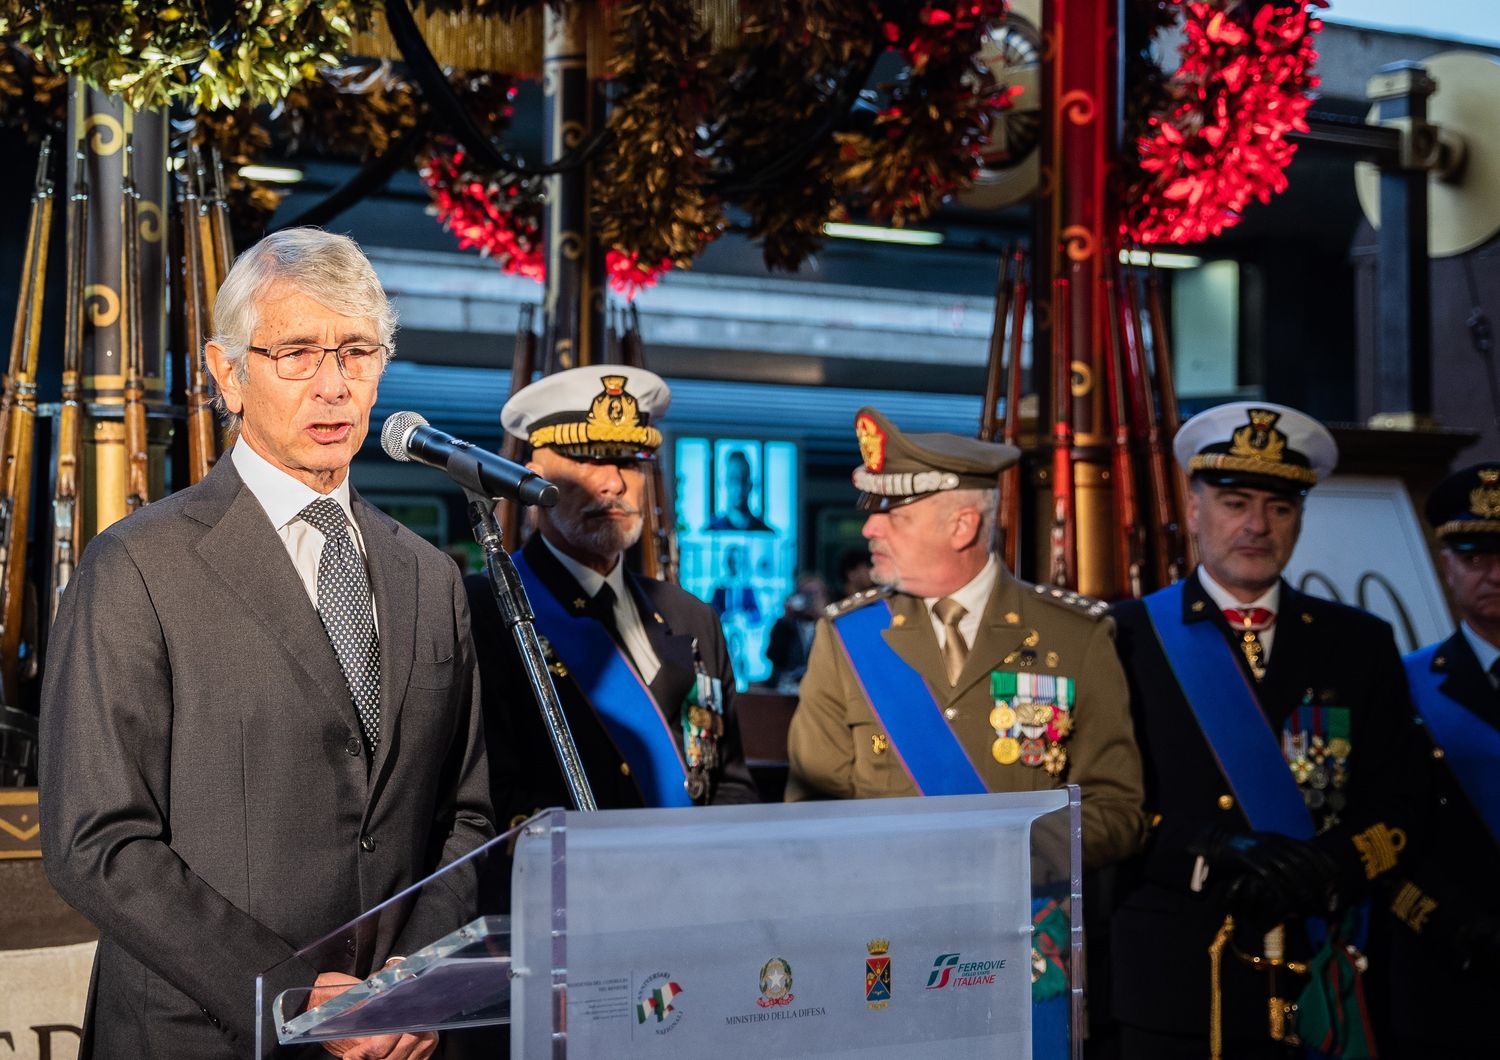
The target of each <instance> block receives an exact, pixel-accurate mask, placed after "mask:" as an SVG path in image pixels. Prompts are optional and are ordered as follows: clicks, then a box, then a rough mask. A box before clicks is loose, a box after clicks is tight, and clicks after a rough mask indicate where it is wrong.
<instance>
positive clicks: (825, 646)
mask: <svg viewBox="0 0 1500 1060" xmlns="http://www.w3.org/2000/svg"><path fill="white" fill-rule="evenodd" d="M854 422H855V434H856V435H857V437H858V439H859V448H860V455H861V457H862V458H863V461H864V463H863V464H862V466H860V467H859V468H857V469H856V470H855V471H854V483H855V485H856V486H857V487H858V488H859V489H860V490H861V492H862V495H861V497H860V500H859V505H860V507H861V508H862V509H863V510H865V511H868V512H869V513H870V515H869V519H868V520H867V521H866V523H865V527H864V536H865V537H866V538H867V539H868V540H869V542H870V556H871V559H872V560H873V562H874V577H875V581H876V583H877V584H878V585H879V586H880V588H878V589H873V590H869V591H866V592H864V593H859V594H857V595H855V596H852V597H850V598H848V599H847V600H844V601H842V602H841V603H839V604H836V605H834V606H833V607H832V608H830V609H829V612H828V615H827V616H826V617H825V618H823V619H822V620H821V621H820V622H819V624H818V630H817V634H816V636H815V637H814V640H813V646H812V651H811V653H810V655H809V659H808V666H807V675H806V676H805V677H804V678H803V680H802V687H801V698H800V700H799V702H798V705H797V712H796V714H795V715H794V716H793V718H792V724H791V731H790V734H789V736H788V751H789V757H790V759H791V774H790V779H789V782H788V788H787V798H788V800H793V801H795V800H799V799H815V798H870V797H880V796H899V795H924V794H925V795H936V794H962V793H966V792H983V791H1035V790H1038V789H1046V788H1060V787H1062V786H1064V785H1066V784H1077V785H1079V787H1080V788H1081V789H1082V796H1083V860H1084V865H1085V866H1086V867H1097V866H1100V865H1104V864H1107V863H1109V862H1113V861H1118V860H1120V859H1122V858H1124V857H1126V856H1128V855H1129V854H1131V853H1133V852H1134V851H1135V849H1136V848H1137V846H1138V845H1139V843H1140V841H1141V838H1142V835H1143V832H1144V818H1143V813H1142V809H1141V804H1142V797H1143V793H1142V787H1141V760H1140V754H1139V752H1138V751H1137V749H1136V745H1135V740H1134V736H1133V734H1132V731H1131V721H1130V709H1129V699H1128V693H1127V691H1126V684H1125V676H1124V673H1123V672H1122V671H1121V669H1120V663H1119V659H1118V656H1117V654H1116V652H1115V646H1114V638H1113V628H1114V626H1113V622H1112V621H1111V620H1110V619H1109V618H1108V617H1107V616H1106V613H1105V607H1104V605H1103V604H1098V603H1095V602H1094V601H1091V600H1087V599H1084V598H1082V597H1079V596H1077V595H1076V594H1073V593H1068V592H1064V591H1063V590H1060V589H1053V588H1049V587H1044V586H1039V585H1035V586H1034V585H1029V584H1027V583H1025V582H1022V581H1019V580H1018V579H1016V578H1015V577H1014V576H1012V574H1011V573H1010V572H1009V571H1008V570H1006V569H1005V567H1004V566H1003V565H1002V564H1001V563H1000V561H999V560H998V559H997V558H996V556H995V555H994V554H993V553H992V552H991V551H990V547H989V545H990V539H991V537H992V533H991V531H992V528H993V520H994V511H995V494H994V485H995V476H996V474H997V473H998V472H999V471H1000V470H1001V469H1003V468H1005V467H1008V466H1010V465H1011V464H1013V463H1015V462H1016V460H1017V459H1019V456H1020V454H1019V453H1018V452H1017V451H1016V450H1015V449H1014V448H1012V447H1011V446H1006V445H995V444H991V443H987V442H980V441H975V440H973V439H968V438H962V437H960V436H958V435H954V434H905V433H903V432H902V431H900V430H899V429H898V428H897V427H896V426H895V425H894V424H892V423H891V422H890V421H889V420H887V419H886V418H885V417H884V416H883V415H881V414H880V413H879V412H877V411H876V410H874V409H871V408H864V409H861V410H860V411H859V413H858V414H857V415H856V417H855V421H854Z"/></svg>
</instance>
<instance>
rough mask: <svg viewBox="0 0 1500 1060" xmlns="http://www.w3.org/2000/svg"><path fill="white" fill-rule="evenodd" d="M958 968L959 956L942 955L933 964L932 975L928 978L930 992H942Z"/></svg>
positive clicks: (953, 954)
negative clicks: (954, 970)
mask: <svg viewBox="0 0 1500 1060" xmlns="http://www.w3.org/2000/svg"><path fill="white" fill-rule="evenodd" d="M957 967H958V954H956V953H940V954H938V959H937V960H935V961H933V962H932V974H931V975H929V976H928V977H927V989H928V990H941V989H942V988H943V987H945V986H947V985H948V976H949V975H950V974H951V973H952V972H953V969H955V968H957Z"/></svg>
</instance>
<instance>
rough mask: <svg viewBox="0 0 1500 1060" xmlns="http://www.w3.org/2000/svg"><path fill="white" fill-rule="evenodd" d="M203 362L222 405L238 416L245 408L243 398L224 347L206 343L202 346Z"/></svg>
mask: <svg viewBox="0 0 1500 1060" xmlns="http://www.w3.org/2000/svg"><path fill="white" fill-rule="evenodd" d="M203 362H204V364H205V365H207V367H208V371H209V374H210V375H212V376H213V377H214V385H215V386H217V387H218V388H219V393H220V394H221V395H222V396H223V398H224V407H225V408H226V409H228V410H229V411H230V412H232V413H234V414H235V415H236V416H238V415H239V414H240V413H242V412H243V411H244V410H245V399H244V396H243V395H242V394H241V393H240V380H239V377H238V376H237V375H236V373H235V370H234V364H233V362H232V361H230V360H229V358H228V357H226V356H225V355H224V347H223V346H220V345H219V344H218V343H217V342H210V343H207V344H206V345H205V346H204V347H203Z"/></svg>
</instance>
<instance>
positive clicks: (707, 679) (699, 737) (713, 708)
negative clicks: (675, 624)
mask: <svg viewBox="0 0 1500 1060" xmlns="http://www.w3.org/2000/svg"><path fill="white" fill-rule="evenodd" d="M693 671H694V672H693V686H692V688H691V689H689V690H688V694H687V698H686V699H685V700H683V703H682V750H683V757H684V758H685V759H686V760H687V781H686V787H687V793H688V797H689V798H691V799H692V800H693V801H694V802H698V801H699V800H700V799H703V798H704V797H705V796H706V795H707V794H708V775H709V773H710V772H712V771H713V769H714V768H715V767H716V766H717V765H718V764H719V738H720V737H721V736H723V734H724V690H723V688H722V686H721V683H720V681H719V679H718V678H717V677H714V676H713V675H712V674H710V673H709V672H708V669H707V667H705V666H704V665H703V656H702V655H700V654H699V653H698V640H697V638H696V637H695V638H694V639H693Z"/></svg>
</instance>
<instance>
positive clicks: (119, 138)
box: [83, 114, 125, 158]
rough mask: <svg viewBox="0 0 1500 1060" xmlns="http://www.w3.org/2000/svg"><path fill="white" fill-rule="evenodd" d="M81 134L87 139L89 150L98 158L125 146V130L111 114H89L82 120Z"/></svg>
mask: <svg viewBox="0 0 1500 1060" xmlns="http://www.w3.org/2000/svg"><path fill="white" fill-rule="evenodd" d="M83 133H84V135H85V136H87V137H88V138H89V150H90V151H92V152H94V154H96V155H98V156H99V157H100V158H105V157H107V156H109V155H112V154H114V153H115V152H116V151H118V150H119V149H120V148H121V147H123V146H125V130H124V128H122V127H121V125H120V121H119V119H118V118H116V117H115V116H114V115H112V114H90V115H89V116H88V117H87V118H85V119H83Z"/></svg>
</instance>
